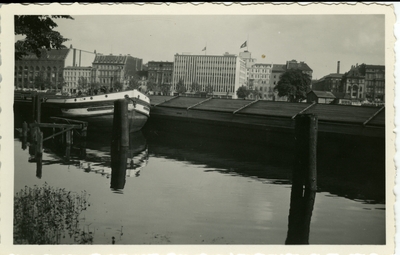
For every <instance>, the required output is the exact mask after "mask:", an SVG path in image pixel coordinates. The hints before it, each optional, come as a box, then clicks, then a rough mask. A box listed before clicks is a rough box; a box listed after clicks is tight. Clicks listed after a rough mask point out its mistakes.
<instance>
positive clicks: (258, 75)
mask: <svg viewBox="0 0 400 255" xmlns="http://www.w3.org/2000/svg"><path fill="white" fill-rule="evenodd" d="M249 78H250V79H267V80H269V75H262V74H250V76H249Z"/></svg>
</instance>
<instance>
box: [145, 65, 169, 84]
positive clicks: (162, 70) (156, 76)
mask: <svg viewBox="0 0 400 255" xmlns="http://www.w3.org/2000/svg"><path fill="white" fill-rule="evenodd" d="M147 68H148V82H151V83H153V84H156V85H158V86H160V85H161V84H172V71H173V69H174V63H173V62H163V61H149V62H148V63H147Z"/></svg>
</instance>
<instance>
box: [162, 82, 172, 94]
mask: <svg viewBox="0 0 400 255" xmlns="http://www.w3.org/2000/svg"><path fill="white" fill-rule="evenodd" d="M160 89H161V92H162V93H163V95H169V94H170V91H171V84H168V83H163V84H161V85H160Z"/></svg>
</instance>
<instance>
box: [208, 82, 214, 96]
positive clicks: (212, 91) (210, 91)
mask: <svg viewBox="0 0 400 255" xmlns="http://www.w3.org/2000/svg"><path fill="white" fill-rule="evenodd" d="M206 92H207V94H210V95H213V94H214V88H213V86H212V85H211V84H208V85H207V86H206Z"/></svg>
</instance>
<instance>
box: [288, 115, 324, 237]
mask: <svg viewBox="0 0 400 255" xmlns="http://www.w3.org/2000/svg"><path fill="white" fill-rule="evenodd" d="M317 134H318V118H317V116H315V115H313V114H300V115H298V116H296V118H295V140H296V141H295V146H296V147H295V162H294V167H293V177H292V190H291V196H290V211H289V228H288V234H287V239H286V242H285V243H286V244H308V243H309V233H310V222H311V216H312V211H313V208H314V201H315V193H316V191H317Z"/></svg>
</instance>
